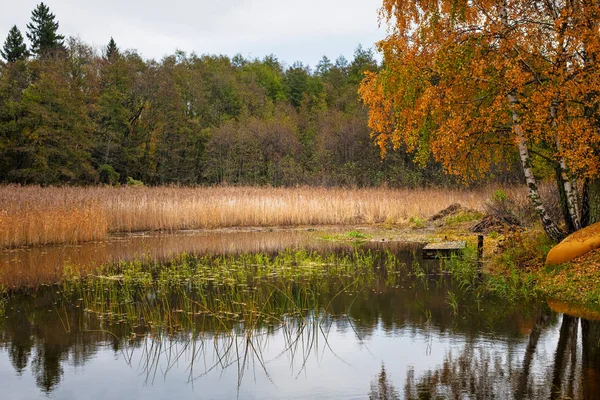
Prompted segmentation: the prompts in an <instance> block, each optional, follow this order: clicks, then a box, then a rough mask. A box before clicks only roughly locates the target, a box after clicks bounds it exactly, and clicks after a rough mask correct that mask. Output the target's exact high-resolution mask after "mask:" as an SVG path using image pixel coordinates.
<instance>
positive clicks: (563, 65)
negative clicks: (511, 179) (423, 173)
mask: <svg viewBox="0 0 600 400" xmlns="http://www.w3.org/2000/svg"><path fill="white" fill-rule="evenodd" d="M380 19H381V21H382V22H383V23H385V24H387V26H388V35H387V37H386V39H384V40H382V41H381V42H379V44H378V47H379V50H380V51H381V52H382V53H383V56H384V67H383V68H382V69H381V70H380V71H379V72H376V73H367V74H366V76H365V79H364V81H363V83H362V85H361V87H360V91H359V92H360V94H361V96H362V99H363V101H364V102H365V104H366V105H368V106H369V126H370V128H371V130H372V136H373V137H374V139H375V141H376V143H378V144H379V146H380V147H381V150H382V153H383V154H385V151H386V149H387V148H388V146H389V145H390V144H392V145H393V147H395V148H398V147H400V146H402V145H405V146H407V147H408V148H409V149H410V150H412V151H414V152H415V153H416V155H417V159H423V160H425V159H427V157H428V155H429V154H430V153H433V155H434V157H435V158H436V159H437V160H439V161H441V162H442V163H443V165H444V167H445V169H446V171H447V172H448V173H451V174H455V175H459V176H461V177H462V178H463V179H464V180H465V181H469V180H473V179H477V178H479V177H483V176H485V175H486V174H487V173H489V171H490V167H491V166H492V165H494V164H497V163H499V162H500V161H502V160H503V159H505V158H506V157H509V156H510V155H511V154H514V153H515V152H517V154H518V156H519V157H520V160H521V165H522V170H523V175H524V180H525V182H526V183H527V186H528V189H529V197H530V199H531V201H532V203H533V205H534V207H535V209H536V211H537V213H538V214H539V217H540V219H541V221H542V225H543V227H544V229H545V231H546V233H547V234H548V236H549V237H551V238H552V239H554V240H560V239H561V238H563V237H564V234H565V232H564V231H563V230H562V229H561V228H560V227H559V226H558V225H557V223H556V222H555V221H552V219H551V218H550V217H549V215H548V212H547V210H546V209H545V208H544V205H543V204H542V202H541V200H540V195H539V190H538V182H537V181H536V177H535V175H534V171H533V169H532V162H531V157H532V155H533V156H536V157H540V158H541V159H543V160H545V161H546V162H548V163H550V164H551V165H552V166H553V167H554V168H555V170H556V171H557V173H556V181H557V187H558V190H559V191H560V192H561V194H562V195H563V196H561V197H562V198H563V199H564V207H563V208H564V214H565V220H566V221H567V230H575V229H579V228H580V227H581V226H582V222H581V218H582V216H581V207H580V197H581V196H580V194H579V193H578V191H577V184H576V182H577V181H578V180H579V181H582V180H586V179H587V180H590V179H594V178H596V177H597V176H598V174H599V166H600V162H599V161H600V160H599V158H598V152H597V150H598V145H599V142H600V135H599V134H598V133H599V132H598V118H597V114H598V101H599V96H598V94H599V93H600V79H599V78H600V76H599V72H598V49H599V48H600V32H599V26H600V25H599V22H600V3H599V2H598V1H596V0H571V1H568V0H564V1H563V0H543V1H529V0H384V1H383V7H382V8H381V11H380Z"/></svg>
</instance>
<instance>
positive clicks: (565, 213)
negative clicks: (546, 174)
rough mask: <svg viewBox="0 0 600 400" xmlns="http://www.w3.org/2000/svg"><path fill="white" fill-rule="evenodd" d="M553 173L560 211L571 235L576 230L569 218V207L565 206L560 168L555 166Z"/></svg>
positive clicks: (565, 200)
mask: <svg viewBox="0 0 600 400" xmlns="http://www.w3.org/2000/svg"><path fill="white" fill-rule="evenodd" d="M554 172H555V176H556V187H557V189H558V194H559V195H560V209H561V211H562V215H563V218H564V220H565V225H566V227H567V232H569V233H572V232H575V231H576V229H575V225H574V224H573V219H572V218H571V213H570V212H569V206H568V204H567V194H566V193H565V186H564V185H563V181H562V177H561V170H560V167H559V166H556V167H555V169H554Z"/></svg>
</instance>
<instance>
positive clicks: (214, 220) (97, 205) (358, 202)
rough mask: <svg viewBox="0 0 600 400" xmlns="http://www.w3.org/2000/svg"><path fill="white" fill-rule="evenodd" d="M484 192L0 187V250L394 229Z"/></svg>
mask: <svg viewBox="0 0 600 400" xmlns="http://www.w3.org/2000/svg"><path fill="white" fill-rule="evenodd" d="M490 193H491V189H479V190H470V191H467V190H448V189H385V188H376V189H341V188H333V189H327V188H312V187H301V188H292V189H289V188H250V187H205V188H182V187H156V188H132V187H122V188H111V187H93V188H75V187H65V188H42V187H36V186H26V187H21V186H2V187H0V247H15V246H22V245H39V244H47V243H68V242H71V243H73V242H82V241H89V240H97V239H102V238H104V237H106V235H107V234H108V233H111V232H135V231H175V230H183V229H202V228H208V229H212V228H226V227H251V226H257V227H258V226H302V225H344V224H345V225H351V224H378V223H388V224H396V223H402V222H405V221H407V220H408V219H409V218H411V217H420V218H428V217H430V216H431V215H433V214H434V213H435V212H437V211H439V210H441V209H443V208H445V207H447V206H449V205H450V204H453V203H461V204H462V205H464V206H466V207H468V208H474V209H479V210H481V209H482V207H483V205H484V202H485V200H486V199H487V198H489V196H490Z"/></svg>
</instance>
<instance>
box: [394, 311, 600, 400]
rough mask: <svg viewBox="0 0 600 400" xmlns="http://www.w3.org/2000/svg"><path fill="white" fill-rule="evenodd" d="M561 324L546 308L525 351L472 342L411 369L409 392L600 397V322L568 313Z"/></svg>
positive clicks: (423, 395)
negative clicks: (430, 365) (433, 363)
mask: <svg viewBox="0 0 600 400" xmlns="http://www.w3.org/2000/svg"><path fill="white" fill-rule="evenodd" d="M556 327H557V326H556V324H555V323H554V321H553V315H552V314H551V313H550V312H548V311H547V310H543V312H542V313H540V316H539V317H538V319H537V321H536V323H535V325H534V328H533V329H532V331H531V333H530V334H529V337H528V340H527V345H526V347H525V350H524V352H520V351H519V352H515V353H514V354H512V353H511V352H506V351H505V349H500V350H498V349H494V348H493V347H491V346H481V344H480V343H477V342H468V343H466V344H465V345H464V347H463V348H462V349H461V350H460V351H459V352H458V353H457V354H456V353H448V354H447V356H446V357H445V359H444V362H443V364H442V365H441V366H439V367H437V368H435V369H430V370H428V371H426V372H424V373H423V374H421V375H420V376H418V377H417V376H416V374H415V373H414V371H413V370H411V371H409V373H408V374H407V378H406V385H405V398H406V399H434V398H465V397H467V398H477V399H492V398H502V399H597V398H598V397H599V396H600V387H599V385H598V382H599V381H600V358H598V355H599V354H600V322H597V321H589V320H585V319H580V318H577V317H572V316H569V315H563V316H562V318H561V323H560V327H559V328H558V332H557V329H556ZM579 329H581V331H582V334H581V335H578V330H579ZM556 333H558V337H556V335H555V334H556ZM544 336H546V337H544ZM540 337H542V342H543V343H542V345H543V346H542V347H543V348H542V349H540V348H539V347H540ZM578 337H579V339H578ZM553 342H556V344H555V351H553V352H550V353H547V352H546V351H545V350H546V349H544V347H546V346H549V345H551V344H552V343H553ZM519 356H521V357H519ZM532 366H533V367H532Z"/></svg>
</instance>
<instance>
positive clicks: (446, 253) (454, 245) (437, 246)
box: [422, 241, 467, 259]
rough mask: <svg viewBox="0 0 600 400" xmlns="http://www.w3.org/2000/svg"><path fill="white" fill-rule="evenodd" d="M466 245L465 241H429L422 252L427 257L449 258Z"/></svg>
mask: <svg viewBox="0 0 600 400" xmlns="http://www.w3.org/2000/svg"><path fill="white" fill-rule="evenodd" d="M466 246H467V243H466V242H465V241H458V242H437V243H428V244H427V245H426V246H425V247H423V252H422V254H423V258H425V259H435V258H447V257H450V255H452V254H455V253H458V252H461V251H463V250H464V249H465V247H466Z"/></svg>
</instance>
